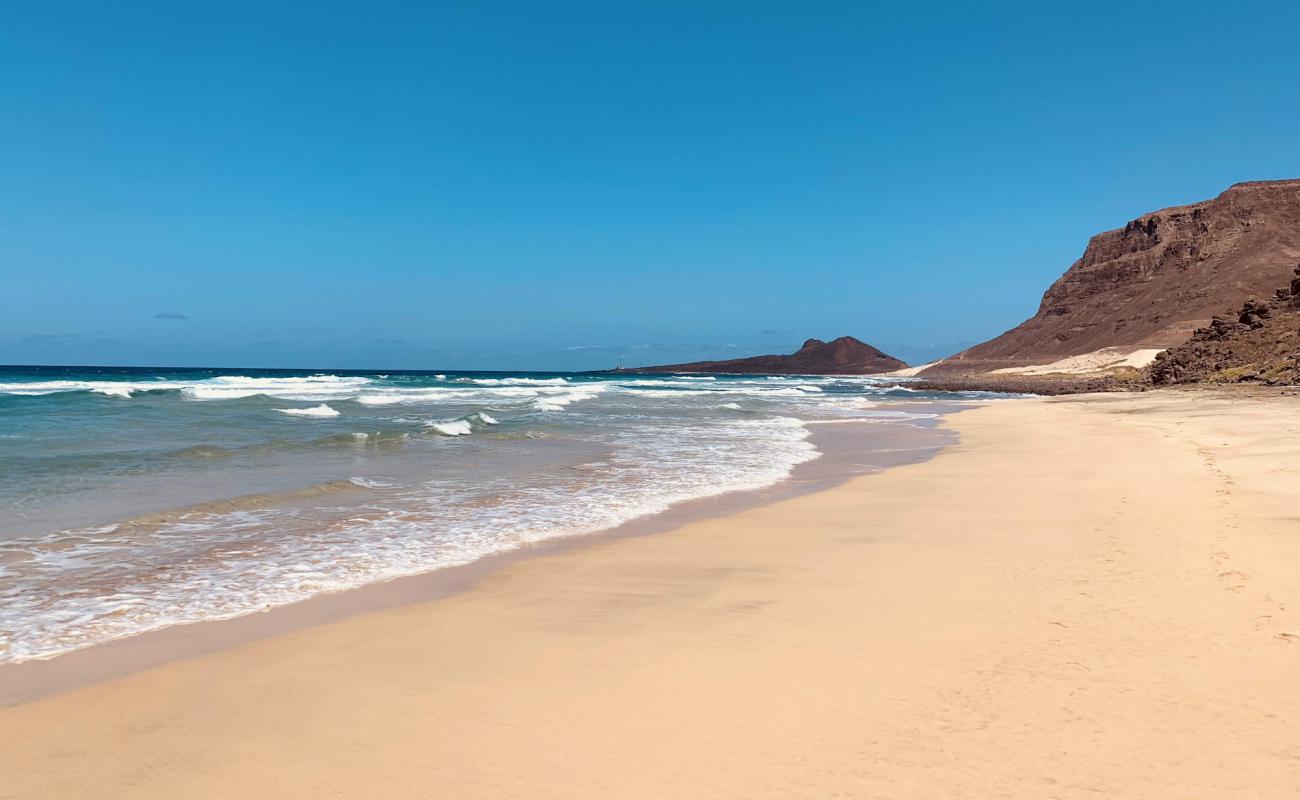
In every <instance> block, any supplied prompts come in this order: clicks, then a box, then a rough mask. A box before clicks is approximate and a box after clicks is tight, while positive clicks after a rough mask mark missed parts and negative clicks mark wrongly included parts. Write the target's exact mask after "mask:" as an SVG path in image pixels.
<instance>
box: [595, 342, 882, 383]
mask: <svg viewBox="0 0 1300 800" xmlns="http://www.w3.org/2000/svg"><path fill="white" fill-rule="evenodd" d="M906 366H907V364H906V363H904V362H902V361H900V360H898V359H897V358H894V357H893V356H890V355H886V354H885V353H882V352H880V351H879V350H877V349H876V348H874V347H872V346H871V345H869V344H867V343H865V342H860V341H858V340H857V339H854V338H853V337H852V336H841V337H840V338H838V339H836V340H835V341H833V342H823V341H821V340H820V339H809V340H808V341H806V342H804V343H803V347H801V348H799V352H797V353H793V354H791V355H788V356H753V357H751V358H734V359H731V360H729V361H694V362H691V363H689V364H665V365H662V366H658V367H637V368H635V369H622V370H617V371H618V372H732V373H746V374H766V375H870V374H872V373H876V372H891V371H893V370H896V369H902V368H904V367H906Z"/></svg>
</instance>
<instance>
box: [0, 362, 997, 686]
mask: <svg viewBox="0 0 1300 800" xmlns="http://www.w3.org/2000/svg"><path fill="white" fill-rule="evenodd" d="M986 397H990V396H986V395H981V394H979V393H961V394H958V395H953V394H938V393H927V392H920V391H915V390H913V389H912V388H910V387H909V386H908V382H907V381H906V380H900V379H883V378H871V377H842V378H836V377H774V376H723V375H717V376H705V375H662V376H659V375H628V374H617V375H615V374H562V373H544V374H543V373H485V372H450V371H448V372H398V371H392V372H363V371H329V372H313V371H291V370H252V369H236V370H222V369H144V368H98V367H0V663H6V662H18V661H25V660H29V659H40V658H48V657H51V656H55V655H58V654H60V653H65V652H68V651H71V650H76V649H80V648H83V647H87V646H90V645H93V644H96V643H99V642H105V641H109V640H113V639H119V638H122V637H126V636H131V635H134V634H138V633H143V632H146V631H151V630H157V629H159V628H163V627H166V626H169V625H176V624H184V623H192V622H198V621H203V620H213V619H225V618H230V617H235V616H239V615H243V614H248V613H252V612H257V611H262V610H264V609H267V608H271V607H275V606H279V605H284V604H287V603H293V602H295V601H299V600H304V599H307V598H309V597H312V596H315V595H319V594H323V593H329V592H338V591H342V590H345V589H349V588H354V587H358V586H361V585H364V584H368V583H374V582H377V581H384V580H388V579H392V578H396V577H400V576H405V575H413V574H417V573H423V572H429V571H432V570H437V569H440V568H444V567H449V566H454V565H460V564H466V563H469V562H472V561H475V560H477V559H480V558H482V557H484V556H487V555H490V554H494V553H501V552H505V551H510V550H515V549H518V548H521V547H525V546H528V545H530V544H532V543H537V542H542V541H547V540H551V539H557V538H560V537H567V536H577V535H582V534H589V533H594V532H598V531H603V530H609V529H612V528H615V527H617V526H619V525H621V524H623V523H626V522H628V521H630V520H633V519H637V518H641V517H646V516H648V515H653V514H656V513H659V512H662V511H664V510H666V509H668V508H670V507H673V506H675V505H677V504H680V503H683V502H687V501H692V500H699V499H701V498H707V497H712V496H717V495H722V494H726V493H729V492H738V491H745V490H755V489H761V488H763V487H768V486H771V485H773V484H776V483H777V482H780V481H782V480H783V479H786V478H788V477H789V476H790V475H791V473H792V470H794V469H795V468H796V467H797V466H799V465H800V464H804V463H806V462H810V461H812V460H814V459H817V458H818V457H819V456H820V455H821V451H820V450H819V448H818V446H817V444H816V441H817V439H816V437H814V436H813V432H814V431H815V430H817V429H818V426H832V425H833V426H837V427H835V428H826V430H827V431H831V430H834V431H837V432H841V431H848V430H850V429H852V430H856V431H859V432H865V434H866V437H867V438H866V439H865V441H867V442H869V441H870V440H871V439H870V436H871V432H872V431H879V432H881V433H882V434H883V433H884V432H885V431H893V432H895V433H897V432H898V431H899V430H900V429H904V428H908V427H916V426H924V425H927V424H931V421H932V420H933V419H934V418H935V417H936V416H937V415H938V413H940V410H941V408H942V407H950V406H951V404H952V403H953V402H958V403H961V402H970V401H976V400H981V399H985V398H986ZM841 426H849V427H841ZM869 451H870V447H869V446H867V447H864V456H863V464H865V465H867V466H870V462H871V459H870V458H869V457H868V456H869Z"/></svg>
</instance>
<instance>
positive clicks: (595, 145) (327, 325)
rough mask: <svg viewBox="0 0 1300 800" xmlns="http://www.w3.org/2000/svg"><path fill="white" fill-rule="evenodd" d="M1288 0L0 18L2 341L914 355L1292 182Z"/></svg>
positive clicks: (106, 358) (502, 358)
mask: <svg viewBox="0 0 1300 800" xmlns="http://www.w3.org/2000/svg"><path fill="white" fill-rule="evenodd" d="M1296 8H1297V7H1296V6H1295V5H1294V4H1288V3H1253V4H1250V5H1249V6H1245V5H1242V6H1238V5H1235V4H1225V3H1213V4H1210V3H1197V2H1180V3H1168V4H1162V3H1158V2H1152V3H1142V4H1137V5H1134V4H1131V3H1122V4H1121V3H1114V4H1108V3H1096V2H1091V3H1070V4H1065V3H1041V2H1039V3H986V4H976V3H937V2H936V3H925V4H921V3H905V2H895V3H867V2H854V3H815V2H814V3H762V2H736V3H709V2H690V3H672V2H653V3H605V2H601V3H460V4H446V5H442V6H439V5H436V4H432V3H403V4H393V3H379V2H370V3H364V4H363V3H331V2H310V3H305V2H304V3H290V2H282V3H275V4H266V3H238V2H230V3H185V2H182V3H176V2H166V3H156V4H154V3H131V2H126V3H114V4H107V3H98V4H96V3H77V4H61V3H57V2H48V3H27V4H19V3H0V363H71V364H81V363H98V364H171V365H229V366H288V367H293V366H297V367H331V366H333V367H376V368H381V367H386V368H446V369H456V368H484V369H502V368H521V369H587V368H598V367H604V366H610V365H612V364H613V363H615V362H617V361H618V360H619V359H620V358H621V359H622V360H623V361H624V363H626V364H629V365H631V364H644V363H656V362H663V361H672V360H682V359H688V358H701V357H716V356H727V355H741V354H749V353H757V352H771V351H782V350H787V349H789V348H791V347H793V346H797V345H798V343H799V342H800V341H802V340H803V339H804V338H806V337H810V336H816V337H821V338H831V337H834V336H839V335H843V334H850V335H854V336H858V337H859V338H862V339H865V340H867V341H870V342H872V343H874V344H877V345H879V346H881V347H883V348H884V349H886V350H887V351H891V352H894V353H896V354H898V355H900V356H902V357H904V358H906V359H908V360H910V361H914V362H915V361H919V360H925V359H928V358H930V357H932V356H936V355H942V354H945V353H947V352H951V351H953V350H956V349H959V348H960V347H961V346H963V345H966V344H970V343H973V342H976V341H979V340H982V339H985V338H988V337H989V336H992V335H996V334H997V333H1000V332H1001V331H1003V330H1005V329H1006V328H1009V327H1011V326H1013V325H1015V324H1017V323H1018V322H1020V321H1021V320H1022V319H1024V318H1025V317H1027V316H1029V315H1030V314H1032V313H1033V311H1034V309H1035V308H1036V306H1037V304H1038V300H1039V297H1040V296H1041V294H1042V291H1043V290H1044V289H1045V288H1046V287H1047V285H1048V284H1049V283H1050V282H1051V281H1052V280H1054V279H1055V278H1056V277H1057V276H1058V275H1059V274H1060V273H1061V272H1062V271H1063V270H1064V269H1065V268H1066V267H1067V266H1068V265H1069V264H1070V263H1071V262H1072V261H1073V260H1074V259H1075V258H1077V257H1078V255H1079V254H1080V253H1081V252H1082V249H1083V247H1084V245H1085V243H1086V241H1087V238H1088V237H1089V236H1090V235H1091V234H1092V233H1095V232H1097V231H1100V230H1104V229H1107V228H1113V227H1118V226H1121V225H1123V224H1124V222H1125V221H1127V220H1128V219H1129V218H1131V217H1133V216H1136V215H1138V214H1140V213H1142V212H1146V211H1150V210H1154V209H1156V208H1159V207H1162V206H1167V205H1171V204H1176V203H1182V202H1190V201H1194V200H1200V199H1204V198H1207V197H1211V196H1213V195H1215V194H1217V193H1218V192H1220V191H1222V190H1223V189H1224V188H1226V187H1227V186H1228V185H1229V184H1231V183H1233V182H1236V181H1240V180H1253V179H1266V178H1285V177H1297V176H1300V59H1297V58H1296V57H1295V42H1294V34H1295V32H1296V31H1297V30H1300V11H1297V10H1296Z"/></svg>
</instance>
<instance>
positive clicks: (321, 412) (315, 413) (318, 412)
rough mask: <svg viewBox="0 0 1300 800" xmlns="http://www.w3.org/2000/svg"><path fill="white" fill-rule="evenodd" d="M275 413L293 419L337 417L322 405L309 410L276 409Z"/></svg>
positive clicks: (336, 413)
mask: <svg viewBox="0 0 1300 800" xmlns="http://www.w3.org/2000/svg"><path fill="white" fill-rule="evenodd" d="M276 411H279V412H280V413H281V414H288V415H290V416H293V417H337V416H338V415H339V412H337V411H335V410H334V409H332V408H330V407H329V406H327V405H325V404H324V403H321V404H320V405H318V406H312V407H311V408H277V409H276Z"/></svg>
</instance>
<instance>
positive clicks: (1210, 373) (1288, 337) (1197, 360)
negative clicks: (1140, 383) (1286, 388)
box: [1146, 266, 1300, 386]
mask: <svg viewBox="0 0 1300 800" xmlns="http://www.w3.org/2000/svg"><path fill="white" fill-rule="evenodd" d="M1146 377H1147V378H1148V380H1149V381H1150V382H1151V383H1153V384H1155V385H1157V386H1168V385H1172V384H1181V383H1264V384H1270V385H1277V384H1293V383H1300V266H1297V267H1296V268H1295V274H1294V277H1293V278H1292V279H1291V282H1290V284H1289V285H1286V286H1283V287H1281V288H1280V289H1278V290H1277V291H1276V292H1274V294H1273V297H1272V298H1271V299H1269V300H1257V299H1253V298H1252V299H1250V300H1247V301H1246V302H1245V303H1243V304H1242V306H1241V308H1240V309H1238V310H1237V311H1234V312H1231V313H1227V314H1224V315H1221V316H1216V317H1214V318H1213V319H1212V320H1211V321H1210V324H1209V325H1206V326H1205V327H1203V328H1200V329H1198V330H1197V331H1196V332H1195V333H1193V334H1192V337H1191V339H1189V340H1188V341H1187V342H1185V343H1183V344H1181V345H1178V346H1177V347H1173V348H1170V349H1169V350H1166V351H1165V352H1163V353H1160V354H1159V355H1157V356H1156V359H1155V361H1153V362H1152V363H1151V366H1150V367H1148V368H1147V370H1146Z"/></svg>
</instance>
